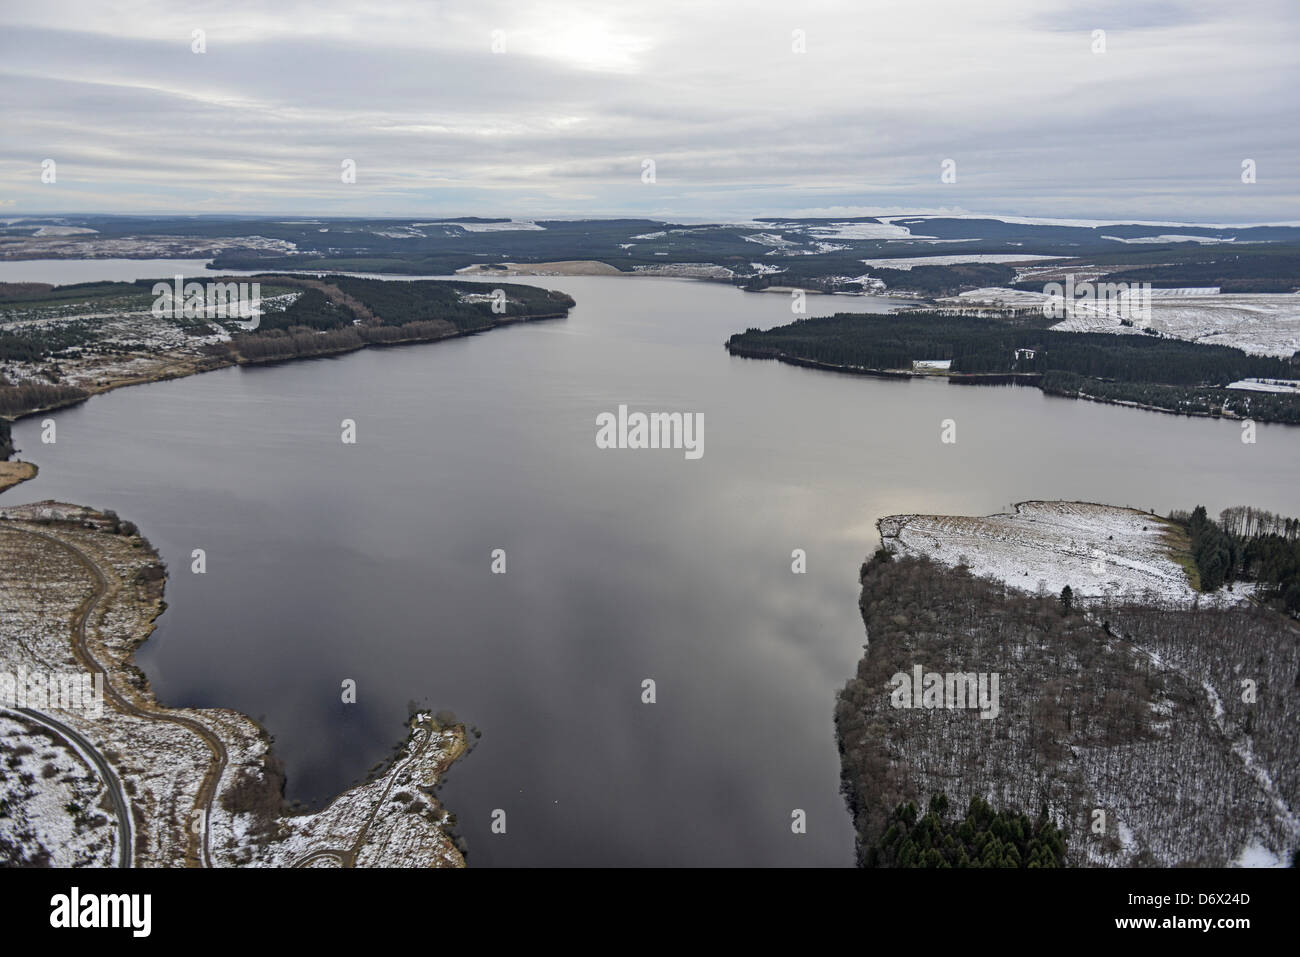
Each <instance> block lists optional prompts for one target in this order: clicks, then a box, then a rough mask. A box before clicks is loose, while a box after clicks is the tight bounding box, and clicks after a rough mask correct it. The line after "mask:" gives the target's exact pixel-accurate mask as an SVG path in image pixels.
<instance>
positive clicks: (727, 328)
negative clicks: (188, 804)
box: [0, 263, 1300, 866]
mask: <svg viewBox="0 0 1300 957" xmlns="http://www.w3.org/2000/svg"><path fill="white" fill-rule="evenodd" d="M82 265H89V264H62V265H61V266H58V267H49V268H48V269H46V270H45V272H43V273H42V274H41V275H39V276H38V275H35V273H34V266H33V265H32V264H18V263H15V264H6V268H5V269H4V270H3V271H2V272H0V279H16V278H19V270H17V268H16V267H24V266H25V267H26V271H27V273H32V275H30V276H29V275H27V274H23V275H22V278H47V277H48V276H49V275H51V274H54V276H55V278H58V279H61V281H65V282H66V281H78V280H82V279H89V278H99V276H100V275H101V274H100V273H96V274H95V275H94V276H93V277H92V275H90V274H82V273H79V272H76V271H75V267H76V266H82ZM94 265H95V268H97V269H100V270H102V269H103V268H104V264H102V263H99V264H94ZM42 268H44V267H42ZM124 268H125V267H124ZM186 268H187V270H189V269H192V268H193V264H192V263H190V264H187V266H186ZM136 271H138V269H136ZM155 272H156V273H157V274H158V275H170V274H171V271H170V269H164V268H162V267H161V266H160V267H159V268H158V269H156V270H155ZM110 274H111V273H110ZM140 275H142V276H143V275H144V273H140ZM121 276H122V278H125V277H126V273H122V274H121ZM528 281H530V282H532V283H533V284H535V285H542V286H547V287H550V288H557V289H562V290H564V291H566V292H569V293H571V294H572V295H573V296H574V297H575V298H576V299H577V302H578V305H577V308H575V309H574V310H573V312H572V314H571V315H570V316H569V318H567V319H562V320H551V321H546V322H538V323H534V324H529V325H520V326H514V327H509V328H504V329H499V330H495V331H492V332H489V333H486V334H483V335H480V336H476V337H472V338H468V339H459V340H454V341H450V342H443V343H437V344H430V345H419V346H408V347H402V348H396V349H385V350H368V351H364V352H360V353H354V354H352V355H348V356H345V357H341V358H337V359H321V360H312V361H308V362H300V363H296V364H290V365H285V366H278V367H271V368H258V369H228V370H223V371H220V372H215V373H209V374H206V375H202V376H197V377H193V378H189V379H184V380H180V381H175V382H166V383H158V384H155V385H149V386H142V387H135V388H130V389H123V390H119V391H117V392H114V393H111V394H108V395H104V396H99V397H96V398H94V399H93V400H91V401H90V402H89V403H87V404H85V405H83V406H82V407H80V408H77V409H71V410H66V411H63V412H60V413H58V414H57V415H56V416H55V418H56V420H57V422H58V442H57V444H56V445H53V446H42V445H41V444H40V440H39V423H38V421H36V420H28V421H24V422H22V423H20V424H19V425H18V426H17V428H16V430H15V439H16V444H18V445H19V446H20V447H22V448H23V449H24V450H25V453H26V454H25V457H27V458H30V459H31V460H33V461H35V462H37V463H38V464H39V465H40V466H41V473H40V476H39V477H38V478H37V479H36V480H35V481H33V482H31V483H28V484H26V485H24V486H20V487H18V488H17V489H15V490H13V491H11V492H9V493H7V494H6V495H5V496H4V499H3V501H4V503H6V504H13V503H17V502H24V501H35V500H38V499H43V498H58V499H63V500H67V501H71V502H78V503H84V504H88V505H95V506H98V507H101V508H113V509H116V510H117V511H118V512H119V513H120V514H121V515H122V516H123V517H124V518H129V519H131V520H133V521H136V522H137V523H138V524H139V525H140V528H141V530H142V532H143V533H144V534H145V535H146V536H147V537H148V538H149V539H150V540H151V541H152V542H153V543H154V544H155V545H156V546H157V547H158V548H159V549H160V550H161V552H162V554H163V557H164V558H165V560H166V561H167V563H168V566H169V568H170V573H171V574H170V580H169V582H168V585H167V600H168V603H169V608H168V611H167V612H166V614H165V615H164V616H163V617H162V619H161V620H160V625H159V628H158V631H157V632H156V633H155V634H154V636H153V638H152V639H151V640H150V641H149V642H148V644H146V645H145V646H144V648H143V649H142V650H141V652H140V654H139V655H138V658H139V662H140V664H141V666H142V667H144V668H145V670H146V671H147V673H148V674H149V676H150V678H151V680H152V682H153V685H154V688H155V690H156V691H157V693H158V695H159V697H160V699H161V700H163V701H164V702H166V703H169V704H173V705H187V706H197V707H203V706H225V707H233V708H238V709H240V710H242V711H245V712H247V713H249V714H251V715H253V716H254V717H259V718H261V719H262V720H263V721H264V723H265V724H266V726H267V727H268V728H269V729H270V731H271V732H272V733H273V734H274V735H275V738H276V748H277V751H278V753H279V754H280V755H281V756H282V757H283V758H284V760H285V763H286V766H287V769H288V773H289V786H288V792H289V796H290V797H293V798H300V799H303V800H307V801H319V800H322V799H325V798H327V797H329V796H331V795H332V794H333V793H335V792H337V791H339V790H341V789H342V788H344V787H346V786H348V785H349V784H350V783H351V782H352V781H353V780H354V779H357V778H359V777H361V776H363V775H364V773H365V771H366V769H367V768H369V767H370V766H371V765H372V764H374V763H375V762H377V761H379V760H381V759H382V758H383V757H384V756H385V754H386V753H387V752H388V751H389V750H390V749H391V747H392V745H393V744H395V743H396V742H397V741H398V740H399V739H401V738H402V737H403V734H404V728H403V720H404V716H405V714H406V708H407V702H408V700H412V699H414V700H418V701H420V702H426V703H428V704H429V705H431V706H432V707H434V708H439V709H443V708H445V709H451V710H453V711H455V712H456V714H457V715H458V716H459V717H460V719H461V720H463V721H465V722H467V723H470V724H474V725H477V726H478V727H479V728H481V729H482V731H483V736H482V739H481V740H480V741H479V742H478V745H477V747H476V748H475V749H474V750H473V751H472V752H471V753H470V754H469V755H468V756H467V757H466V758H465V759H463V760H462V761H461V762H460V763H459V764H458V765H457V766H456V767H455V768H454V769H453V771H452V772H451V774H450V775H449V776H448V778H447V783H446V786H445V788H444V789H443V790H442V792H441V796H442V799H443V800H444V801H445V803H446V804H447V805H448V807H449V808H450V809H451V810H452V811H454V812H455V813H456V815H457V816H458V818H459V822H460V826H459V830H460V832H461V833H462V834H464V835H465V837H466V838H467V840H468V842H469V847H470V855H469V862H470V864H471V865H472V866H483V865H531V864H629V865H637V864H645V865H669V864H733V865H781V864H784V865H809V864H817V865H849V864H851V863H852V860H853V834H852V829H851V827H850V823H849V818H848V815H847V812H846V811H845V808H844V805H843V802H842V799H841V798H840V795H839V793H838V784H839V762H838V756H837V753H836V748H835V741H834V736H833V729H832V721H831V716H832V708H833V695H834V692H835V689H836V688H837V687H839V686H840V685H842V684H843V682H844V681H845V680H846V679H847V678H848V677H849V676H850V675H851V674H852V673H853V670H854V667H855V663H856V661H857V659H858V658H859V656H860V655H861V650H862V643H863V640H864V638H863V630H862V623H861V619H860V618H859V616H858V611H857V592H858V588H857V570H858V566H859V565H860V563H861V562H862V560H863V559H864V558H865V557H866V556H868V555H869V554H870V553H871V552H872V551H873V550H874V549H875V548H876V547H877V544H878V540H877V536H876V531H875V528H874V522H875V520H876V519H877V518H879V517H880V516H882V515H886V514H890V513H895V512H910V511H926V512H968V513H977V514H978V513H987V512H992V511H997V510H999V509H1005V508H1006V507H1007V506H1008V504H1009V503H1010V502H1013V501H1018V500H1022V499H1027V498H1069V499H1084V500H1089V501H1098V502H1108V503H1113V504H1117V505H1133V506H1137V507H1142V508H1155V509H1157V510H1158V511H1160V512H1162V513H1163V512H1167V511H1168V510H1169V509H1170V508H1173V507H1180V508H1183V507H1187V508H1190V507H1191V506H1192V505H1195V504H1197V503H1202V504H1205V505H1206V506H1207V507H1208V508H1209V509H1210V510H1211V512H1215V511H1217V510H1218V509H1221V508H1223V507H1225V506H1228V505H1233V504H1246V503H1249V504H1254V505H1258V506H1262V507H1265V508H1269V509H1273V510H1275V511H1283V512H1289V513H1292V514H1294V513H1297V512H1300V483H1298V482H1297V481H1296V479H1297V476H1298V475H1300V430H1294V429H1286V428H1284V427H1281V426H1260V427H1259V430H1258V441H1257V443H1256V444H1255V445H1243V444H1242V443H1241V442H1240V439H1239V436H1240V428H1239V426H1237V425H1235V424H1233V423H1230V422H1216V421H1209V420H1203V419H1190V418H1181V417H1175V416H1167V415H1160V414H1156V413H1148V412H1139V411H1133V410H1128V409H1121V408H1116V407H1108V406H1101V405H1096V404H1091V403H1085V402H1075V401H1069V400H1063V399H1052V398H1048V397H1045V396H1043V395H1042V394H1041V393H1039V392H1037V391H1036V390H1031V389H1016V388H1011V387H1006V388H963V387H957V386H948V385H946V384H944V383H943V382H932V381H925V382H923V381H914V382H896V381H879V380H872V379H864V378H856V377H852V376H843V375H836V374H831V373H823V372H815V371H811V370H805V369H798V368H791V367H788V366H781V365H777V364H775V363H771V362H757V361H752V360H744V359H736V358H732V357H730V356H728V355H727V354H726V352H725V351H724V349H723V342H724V341H725V339H726V337H727V336H728V335H729V334H731V333H732V332H735V331H738V330H742V329H744V328H746V327H747V326H760V327H767V326H770V325H774V324H777V323H781V322H785V321H788V320H789V318H790V311H789V300H788V298H787V297H785V296H783V295H780V294H762V295H759V294H745V293H741V292H739V291H737V290H735V289H732V288H730V287H727V286H722V285H713V284H707V283H700V282H691V281H681V280H657V279H644V280H633V279H621V278H554V279H552V278H546V279H534V280H528ZM808 301H809V313H810V314H825V313H828V312H832V311H836V310H839V311H850V310H853V311H864V310H867V311H881V310H883V309H885V308H886V307H888V306H889V305H890V303H888V302H886V301H882V300H870V299H855V298H845V297H819V296H810V297H809V300H808ZM620 403H626V404H627V405H629V406H631V407H632V408H633V409H634V410H635V409H643V410H662V411H683V412H702V413H703V414H704V423H705V426H704V456H703V458H701V459H699V460H698V461H688V460H687V459H686V458H685V457H684V455H683V454H682V452H680V451H671V450H654V451H649V450H647V451H629V450H601V449H598V448H597V447H596V445H595V431H596V427H595V418H596V415H597V414H598V413H600V412H604V411H614V410H616V409H617V407H618V405H619V404H620ZM946 418H953V419H955V420H956V422H957V434H958V442H957V444H956V445H944V444H942V443H941V442H940V441H939V436H940V422H941V420H943V419H946ZM343 419H354V420H355V421H356V423H357V430H358V441H357V444H356V445H354V446H349V445H344V444H343V443H342V442H341V441H340V421H341V420H343ZM195 548H203V549H205V550H206V552H207V574H206V575H202V576H199V575H193V574H191V573H190V553H191V550H192V549H195ZM494 548H504V549H505V550H506V553H507V573H506V574H505V575H493V574H491V572H490V565H491V552H492V550H493V549H494ZM795 548H802V549H805V550H806V551H807V555H808V572H807V574H806V575H795V574H792V573H791V570H790V565H791V551H792V549H795ZM346 678H351V679H354V680H355V681H356V682H357V687H358V703H357V704H356V705H350V706H349V705H343V704H341V703H340V700H339V699H340V683H341V682H342V681H343V680H344V679H346ZM647 678H650V679H653V680H654V681H655V682H656V685H657V699H658V700H657V703H655V704H643V703H642V700H641V689H642V681H643V680H644V679H647ZM497 808H500V809H504V810H505V811H506V813H507V824H508V827H507V833H506V834H505V835H493V834H492V833H491V832H490V829H489V828H490V823H491V815H492V812H493V810H494V809H497ZM796 808H798V809H802V810H804V811H806V812H807V816H808V832H807V834H804V835H795V834H792V833H791V829H790V816H791V811H792V810H793V809H796Z"/></svg>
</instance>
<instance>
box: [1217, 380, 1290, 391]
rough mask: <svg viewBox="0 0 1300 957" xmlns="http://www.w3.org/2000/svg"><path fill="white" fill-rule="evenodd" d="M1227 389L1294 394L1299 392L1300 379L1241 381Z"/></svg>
mask: <svg viewBox="0 0 1300 957" xmlns="http://www.w3.org/2000/svg"><path fill="white" fill-rule="evenodd" d="M1227 387H1228V388H1229V389H1239V390H1241V391H1242V392H1278V393H1296V392H1300V379H1241V380H1239V381H1237V382H1229V383H1228V386H1227Z"/></svg>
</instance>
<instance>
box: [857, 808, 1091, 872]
mask: <svg viewBox="0 0 1300 957" xmlns="http://www.w3.org/2000/svg"><path fill="white" fill-rule="evenodd" d="M947 810H948V796H947V795H946V794H944V793H942V792H940V793H938V794H934V795H931V797H930V806H929V809H928V810H927V811H926V812H925V814H924V815H921V816H920V817H919V819H918V811H917V807H916V804H915V802H913V801H908V802H906V803H905V804H899V805H898V807H897V808H895V809H894V813H893V814H892V815H890V818H889V822H888V826H887V828H886V829H885V833H884V834H883V835H881V837H880V840H879V841H877V842H876V844H875V845H874V846H873V847H871V848H870V849H869V850H868V853H867V855H866V859H865V860H864V861H863V862H862V863H863V865H864V866H866V867H934V868H943V867H1062V866H1064V864H1065V836H1064V835H1063V834H1062V833H1061V831H1060V829H1059V828H1058V827H1057V826H1056V825H1055V824H1054V823H1052V821H1051V820H1050V819H1049V818H1048V816H1047V808H1046V807H1043V808H1042V810H1041V811H1040V812H1039V815H1038V818H1037V820H1030V818H1029V816H1028V815H1026V814H1024V813H1021V812H1016V811H1007V810H1001V811H995V810H993V807H992V806H991V805H990V804H989V803H988V802H987V801H985V800H984V799H983V798H981V797H979V796H976V797H973V798H971V801H970V807H969V809H968V810H967V812H966V816H965V818H963V819H961V820H957V821H949V820H947V819H946V817H945V814H946V812H947Z"/></svg>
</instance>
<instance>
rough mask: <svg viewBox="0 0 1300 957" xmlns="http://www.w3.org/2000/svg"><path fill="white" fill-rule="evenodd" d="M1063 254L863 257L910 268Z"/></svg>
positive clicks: (876, 263)
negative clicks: (898, 257)
mask: <svg viewBox="0 0 1300 957" xmlns="http://www.w3.org/2000/svg"><path fill="white" fill-rule="evenodd" d="M1065 258H1066V257H1064V256H1030V255H1021V254H1019V253H967V254H966V255H964V256H963V255H961V254H960V253H958V254H956V255H953V256H907V257H904V258H901V259H864V260H862V262H863V263H864V264H865V265H868V266H881V267H884V268H886V269H911V268H912V267H913V266H955V265H958V264H960V263H1026V262H1039V261H1041V260H1044V259H1065Z"/></svg>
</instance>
